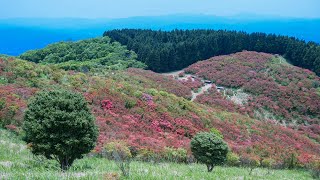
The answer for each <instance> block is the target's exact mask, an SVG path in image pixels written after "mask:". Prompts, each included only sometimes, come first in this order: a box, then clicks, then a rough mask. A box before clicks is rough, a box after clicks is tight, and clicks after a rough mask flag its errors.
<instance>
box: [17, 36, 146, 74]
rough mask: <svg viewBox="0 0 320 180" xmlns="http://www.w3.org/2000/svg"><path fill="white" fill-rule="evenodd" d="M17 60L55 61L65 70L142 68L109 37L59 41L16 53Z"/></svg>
mask: <svg viewBox="0 0 320 180" xmlns="http://www.w3.org/2000/svg"><path fill="white" fill-rule="evenodd" d="M20 58H21V59H24V60H28V61H31V62H35V63H43V64H56V65H57V66H58V67H59V68H62V69H65V70H78V71H88V70H91V69H94V68H109V69H125V68H129V67H136V68H145V67H146V65H145V64H143V63H142V62H140V61H137V60H136V59H137V54H136V53H135V52H133V51H129V50H128V49H126V47H125V46H122V45H121V44H120V43H118V42H111V39H110V38H109V37H102V38H93V39H87V40H82V41H77V42H59V43H54V44H50V45H48V46H47V47H45V48H43V49H40V50H31V51H27V52H25V53H23V54H22V55H20Z"/></svg>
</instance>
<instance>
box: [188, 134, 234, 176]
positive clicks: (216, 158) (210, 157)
mask: <svg viewBox="0 0 320 180" xmlns="http://www.w3.org/2000/svg"><path fill="white" fill-rule="evenodd" d="M191 151H192V154H193V155H194V157H195V158H196V159H197V160H198V162H200V163H203V164H206V165H207V168H208V172H211V171H212V170H213V168H214V166H216V165H221V164H223V163H224V162H225V161H226V160H227V154H228V151H229V148H228V145H227V144H226V143H225V142H224V141H223V140H222V139H221V138H220V137H219V136H217V135H216V134H214V133H208V132H200V133H198V134H197V135H196V136H195V137H193V138H192V140H191Z"/></svg>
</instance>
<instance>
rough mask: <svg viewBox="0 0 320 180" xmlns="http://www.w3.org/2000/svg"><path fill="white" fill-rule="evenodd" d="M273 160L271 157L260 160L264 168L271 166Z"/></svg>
mask: <svg viewBox="0 0 320 180" xmlns="http://www.w3.org/2000/svg"><path fill="white" fill-rule="evenodd" d="M274 163H275V161H274V160H273V159H270V158H267V159H263V160H262V161H261V166H262V167H264V168H272V167H273V165H274Z"/></svg>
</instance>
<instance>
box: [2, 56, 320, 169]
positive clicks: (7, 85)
mask: <svg viewBox="0 0 320 180" xmlns="http://www.w3.org/2000/svg"><path fill="white" fill-rule="evenodd" d="M280 60H281V59H280V57H276V56H273V55H270V54H264V53H255V52H242V53H237V54H234V55H230V56H219V57H214V58H212V59H210V60H208V61H202V62H199V63H197V64H194V65H192V66H190V67H188V68H187V69H185V72H186V73H192V74H194V75H196V76H198V77H201V78H205V79H208V80H211V81H213V82H214V83H215V84H216V86H223V87H224V88H225V89H224V90H225V91H220V92H218V90H217V89H216V88H215V87H216V86H213V88H211V89H210V90H209V91H208V92H206V93H204V94H202V95H199V96H198V97H197V98H196V100H195V101H194V102H192V101H190V99H191V90H192V89H195V87H198V86H199V82H198V81H195V82H196V83H198V84H197V85H195V86H193V85H192V81H191V82H189V83H185V82H181V81H177V80H176V79H174V78H173V77H170V76H163V75H161V74H157V73H154V72H152V71H146V70H142V69H135V68H129V69H127V70H110V69H106V70H101V71H99V73H91V72H90V71H89V72H86V73H83V72H76V71H65V70H62V69H60V68H59V67H58V66H55V65H42V64H35V63H33V62H28V61H24V60H20V59H17V58H10V57H2V58H0V109H1V111H0V126H2V127H6V128H7V129H10V130H12V131H15V132H17V133H19V132H20V131H21V129H20V127H21V125H22V123H23V122H22V121H23V115H24V111H25V109H26V106H27V102H28V100H29V99H30V98H32V96H33V95H34V94H35V93H36V92H37V91H40V90H46V89H55V88H65V89H70V90H73V91H77V92H80V93H82V94H83V96H84V97H85V98H86V100H87V101H88V102H89V105H90V108H91V111H92V113H93V115H94V116H95V118H96V124H97V125H98V126H99V138H98V141H97V144H96V147H95V150H94V153H97V154H99V153H100V152H101V150H102V147H103V145H104V144H105V143H107V142H110V141H113V140H123V141H126V142H127V143H128V144H129V145H130V148H131V151H132V152H135V153H136V155H137V157H139V158H141V159H142V160H147V159H159V158H167V155H168V151H177V152H179V153H181V154H182V155H181V159H179V161H184V162H186V161H188V160H190V159H192V157H191V153H190V147H189V144H190V139H191V138H192V137H193V136H194V135H195V134H196V133H197V132H199V131H214V132H217V131H220V132H221V134H222V135H223V136H224V139H225V141H226V142H227V143H228V145H229V147H230V148H231V150H232V151H233V152H234V153H236V154H237V155H238V156H240V157H241V158H253V159H258V160H259V161H262V160H263V159H272V160H273V161H275V162H276V165H277V166H278V167H288V166H289V165H290V162H291V160H292V157H295V162H294V163H295V164H296V165H299V166H305V165H307V164H309V163H310V162H312V161H315V160H317V159H319V158H320V156H319V154H320V137H319V135H320V128H319V112H320V111H319V107H320V106H319V102H320V101H319V98H320V95H319V77H317V76H316V75H315V74H314V73H312V72H310V71H308V70H304V69H301V68H296V67H293V66H291V65H288V64H286V63H284V62H283V63H282V62H281V63H280V62H279V61H280ZM238 89H242V91H243V92H244V93H246V94H248V98H247V99H246V100H245V101H241V102H242V103H238V104H237V103H234V101H232V100H230V99H229V98H230V97H231V96H232V95H234V94H233V93H235V92H236V91H237V90H238ZM228 96H230V97H228ZM267 114H270V116H267ZM262 117H263V118H262ZM268 117H270V118H268Z"/></svg>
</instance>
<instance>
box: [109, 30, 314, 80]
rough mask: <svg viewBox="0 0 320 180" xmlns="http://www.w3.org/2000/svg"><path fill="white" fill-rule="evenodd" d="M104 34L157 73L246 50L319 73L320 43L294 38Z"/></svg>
mask: <svg viewBox="0 0 320 180" xmlns="http://www.w3.org/2000/svg"><path fill="white" fill-rule="evenodd" d="M104 36H109V37H111V39H112V40H114V41H118V42H120V43H121V44H123V45H126V46H127V47H128V49H130V50H133V51H135V52H136V53H137V54H138V60H140V61H142V62H144V63H145V64H147V65H148V67H149V69H151V70H153V71H156V72H168V71H174V70H179V69H182V68H185V67H187V66H189V65H191V64H193V63H195V62H197V61H199V60H205V59H208V58H210V57H212V56H217V55H225V54H230V53H235V52H239V51H243V50H248V51H257V52H266V53H272V54H280V55H283V56H284V57H285V58H286V59H287V60H289V61H290V62H291V63H292V64H293V65H296V66H300V67H303V68H307V69H310V70H312V71H314V72H316V73H317V74H318V75H320V46H319V44H317V43H314V42H308V43H306V42H305V41H302V40H298V39H296V38H293V37H288V36H280V35H275V34H265V33H251V34H249V33H246V32H237V31H225V30H218V31H216V30H173V31H170V32H167V31H153V30H138V29H123V30H112V31H106V32H105V33H104Z"/></svg>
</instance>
